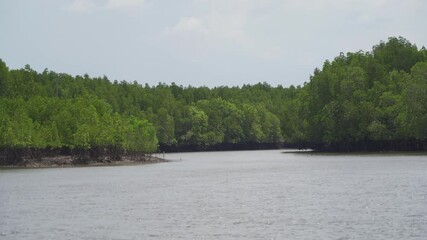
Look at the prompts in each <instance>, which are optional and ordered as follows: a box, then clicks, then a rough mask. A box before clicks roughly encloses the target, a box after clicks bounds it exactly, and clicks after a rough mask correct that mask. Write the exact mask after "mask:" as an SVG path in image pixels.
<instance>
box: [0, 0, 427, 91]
mask: <svg viewBox="0 0 427 240" xmlns="http://www.w3.org/2000/svg"><path fill="white" fill-rule="evenodd" d="M426 23H427V1H425V0H0V59H3V61H5V62H6V64H7V65H8V66H9V68H12V69H15V68H22V67H23V66H24V65H25V64H30V66H31V67H32V68H33V69H35V70H37V71H43V70H44V69H45V68H48V69H49V70H53V71H55V72H65V73H69V74H72V75H83V74H85V73H88V74H89V75H90V76H103V75H106V76H107V77H108V78H109V79H110V80H119V81H121V80H126V81H134V80H136V81H138V82H139V83H141V84H145V83H148V84H150V85H153V84H157V83H158V82H164V83H167V84H170V83H171V82H175V83H176V84H178V85H184V86H187V85H192V86H202V85H205V86H209V87H213V86H220V85H228V86H236V85H238V86H241V85H243V84H255V83H258V82H264V81H266V82H268V83H269V84H271V85H273V86H276V85H278V84H281V85H283V86H290V85H302V84H303V83H304V82H306V81H308V79H309V76H310V74H312V72H313V70H314V68H315V67H319V68H320V67H321V66H322V64H323V62H324V61H325V60H326V59H333V58H334V57H335V56H337V55H339V53H340V52H349V51H352V52H354V51H358V50H360V49H361V50H364V51H370V50H371V49H372V46H373V45H375V44H378V43H379V41H380V40H387V38H388V37H390V36H403V37H405V38H406V39H408V40H409V41H410V42H412V43H415V44H416V45H417V46H418V47H421V46H423V45H426V46H427V30H426V29H427V28H426V25H425V24H426Z"/></svg>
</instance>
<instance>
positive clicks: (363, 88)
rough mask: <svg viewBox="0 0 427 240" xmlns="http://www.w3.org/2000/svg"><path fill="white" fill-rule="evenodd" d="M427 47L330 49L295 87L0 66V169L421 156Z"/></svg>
mask: <svg viewBox="0 0 427 240" xmlns="http://www.w3.org/2000/svg"><path fill="white" fill-rule="evenodd" d="M426 139H427V50H426V49H425V48H424V47H423V48H422V49H420V50H419V49H418V48H417V47H416V46H415V45H413V44H411V43H410V42H408V41H407V40H406V39H404V38H401V37H399V38H390V39H389V40H388V41H387V42H380V44H378V45H376V46H374V47H373V50H372V51H370V52H363V51H359V52H355V53H347V54H340V55H339V56H338V57H336V58H335V59H334V60H333V61H332V62H330V61H326V62H325V63H324V65H323V67H322V69H315V71H314V73H313V75H312V76H311V77H310V81H309V82H308V83H305V84H304V85H303V86H297V87H294V86H290V87H288V88H284V87H282V86H277V87H272V86H270V85H269V84H267V83H259V84H256V85H244V86H242V87H226V86H221V87H215V88H212V89H209V88H207V87H191V86H188V87H183V86H178V85H176V84H174V83H173V84H171V85H165V84H162V83H159V84H158V85H157V86H149V85H140V84H138V83H137V82H134V83H129V82H126V81H121V82H118V81H114V82H111V81H110V80H109V79H107V77H105V76H104V77H95V78H91V77H89V76H88V75H84V76H75V77H73V76H71V75H68V74H63V73H55V72H53V71H48V70H47V69H46V70H45V71H43V72H41V73H38V72H36V71H34V70H32V69H31V68H30V66H28V65H27V66H25V67H24V68H23V69H18V70H10V69H8V67H7V66H6V64H5V63H4V62H3V61H1V60H0V148H1V151H2V152H3V153H2V156H3V160H2V161H3V163H5V162H6V163H13V161H19V160H20V159H21V158H22V157H23V156H33V155H34V156H37V154H48V153H49V152H58V151H62V152H68V153H71V154H74V155H75V156H77V159H80V160H81V159H85V158H103V157H105V156H108V157H109V158H112V159H120V158H121V156H122V155H123V154H132V153H134V154H145V153H151V152H154V151H157V150H158V147H159V146H160V148H161V149H162V150H203V149H232V148H258V147H272V146H283V144H284V145H288V146H297V147H310V148H315V149H319V150H341V151H346V150H347V151H348V150H383V149H396V150H425V149H426V148H427V145H426Z"/></svg>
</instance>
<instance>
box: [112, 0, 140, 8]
mask: <svg viewBox="0 0 427 240" xmlns="http://www.w3.org/2000/svg"><path fill="white" fill-rule="evenodd" d="M144 2H145V1H144V0H108V2H107V3H106V5H105V6H106V7H107V8H108V9H133V8H135V7H141V6H143V5H144Z"/></svg>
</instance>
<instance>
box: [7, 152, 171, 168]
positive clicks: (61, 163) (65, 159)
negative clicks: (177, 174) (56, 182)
mask: <svg viewBox="0 0 427 240" xmlns="http://www.w3.org/2000/svg"><path fill="white" fill-rule="evenodd" d="M162 162H169V161H168V160H166V159H163V158H159V157H156V156H138V157H133V156H124V157H122V159H121V160H103V161H100V160H89V161H86V162H84V163H82V162H80V161H76V160H75V159H74V158H73V157H72V156H69V155H58V156H52V157H42V158H39V159H31V158H30V159H23V160H22V161H20V162H18V163H16V164H8V165H0V168H55V167H95V166H126V165H140V164H152V163H162Z"/></svg>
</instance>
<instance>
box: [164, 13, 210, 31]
mask: <svg viewBox="0 0 427 240" xmlns="http://www.w3.org/2000/svg"><path fill="white" fill-rule="evenodd" d="M165 33H166V34H168V35H173V34H181V33H184V34H185V33H201V34H203V35H207V34H209V30H208V29H206V28H205V27H204V26H203V23H202V21H201V20H200V19H198V18H196V17H184V18H181V19H180V20H179V22H178V23H177V24H176V25H175V26H173V27H171V28H167V29H166V30H165Z"/></svg>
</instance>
